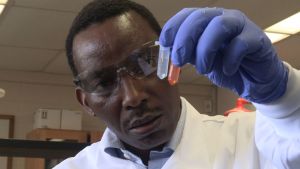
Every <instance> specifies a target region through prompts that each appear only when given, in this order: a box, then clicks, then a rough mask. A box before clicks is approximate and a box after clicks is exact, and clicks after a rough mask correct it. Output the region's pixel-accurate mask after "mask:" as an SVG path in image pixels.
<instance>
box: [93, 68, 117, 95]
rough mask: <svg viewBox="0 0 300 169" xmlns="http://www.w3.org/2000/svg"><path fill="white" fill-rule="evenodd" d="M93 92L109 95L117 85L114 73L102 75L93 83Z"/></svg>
mask: <svg viewBox="0 0 300 169" xmlns="http://www.w3.org/2000/svg"><path fill="white" fill-rule="evenodd" d="M93 84H94V88H95V89H94V92H96V93H109V92H111V91H113V89H114V88H115V87H116V85H117V76H116V74H115V73H113V74H111V73H103V74H102V75H101V76H99V77H98V78H97V79H95V81H94V83H93Z"/></svg>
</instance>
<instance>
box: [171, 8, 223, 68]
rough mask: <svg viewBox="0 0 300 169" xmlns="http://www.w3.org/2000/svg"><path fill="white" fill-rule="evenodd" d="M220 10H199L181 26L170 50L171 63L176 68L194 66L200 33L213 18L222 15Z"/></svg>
mask: <svg viewBox="0 0 300 169" xmlns="http://www.w3.org/2000/svg"><path fill="white" fill-rule="evenodd" d="M222 12H223V11H222V9H217V8H202V9H201V8H199V9H197V10H195V11H193V12H192V13H191V14H190V15H189V16H188V17H187V18H186V19H185V20H184V21H183V23H182V24H181V26H180V27H179V29H178V32H177V35H176V37H175V41H174V44H173V48H172V55H171V56H172V62H173V64H175V65H177V66H182V65H184V64H186V63H192V64H194V59H195V58H194V57H195V49H196V45H197V43H198V39H199V38H200V36H201V34H202V32H203V31H204V29H205V28H206V26H207V25H208V23H209V22H210V21H211V19H212V18H214V17H215V16H218V15H221V14H222Z"/></svg>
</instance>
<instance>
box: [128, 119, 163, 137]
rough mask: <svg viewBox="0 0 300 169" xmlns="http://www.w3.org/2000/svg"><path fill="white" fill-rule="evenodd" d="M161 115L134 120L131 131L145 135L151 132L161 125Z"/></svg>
mask: <svg viewBox="0 0 300 169" xmlns="http://www.w3.org/2000/svg"><path fill="white" fill-rule="evenodd" d="M161 117H162V115H159V116H146V117H144V118H142V119H136V120H134V121H132V123H131V125H130V126H131V127H130V128H129V132H130V133H132V134H135V135H144V134H147V133H150V132H151V131H153V130H154V129H155V128H157V127H158V126H159V123H160V119H161Z"/></svg>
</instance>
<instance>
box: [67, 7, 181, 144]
mask: <svg viewBox="0 0 300 169" xmlns="http://www.w3.org/2000/svg"><path fill="white" fill-rule="evenodd" d="M155 39H158V36H157V34H156V33H155V32H154V31H153V30H152V28H151V27H150V26H149V24H148V23H147V22H146V21H145V20H144V19H143V18H142V17H141V16H140V15H138V14H137V13H135V12H132V11H130V12H127V13H124V14H122V15H120V16H117V17H113V18H110V19H108V20H106V21H105V22H103V23H100V24H93V25H91V26H89V27H88V28H87V29H85V30H83V31H81V32H80V33H79V34H77V36H76V37H75V39H74V43H73V55H74V62H75V66H76V68H77V70H78V72H79V73H81V72H89V73H88V74H90V73H95V72H101V71H102V72H103V70H104V69H105V68H108V67H111V66H114V65H116V64H118V63H120V62H122V61H124V60H125V59H126V58H127V57H128V56H129V55H131V54H132V53H133V52H134V51H136V50H137V49H139V48H140V47H141V46H142V45H143V44H144V43H146V42H149V41H152V40H155ZM83 78H84V77H83ZM116 90H117V92H114V93H113V94H109V95H98V94H95V93H89V92H86V91H85V90H83V89H81V88H77V89H76V94H77V98H78V100H79V102H80V103H81V105H82V106H83V107H84V108H85V109H86V110H87V111H88V112H93V113H95V115H96V116H97V117H99V118H100V119H102V120H103V121H104V123H105V124H106V125H107V126H108V127H109V128H110V129H111V130H112V131H113V132H114V133H115V134H116V135H117V136H118V138H119V139H120V140H122V141H123V142H125V143H127V144H128V145H131V146H133V147H136V148H138V149H142V150H149V149H152V148H155V147H157V146H159V145H161V144H163V143H166V142H167V141H169V140H170V138H171V136H172V134H173V132H174V130H175V128H176V125H177V122H178V119H179V116H180V99H179V94H178V90H177V88H176V86H170V85H169V84H168V82H167V80H160V79H159V78H157V76H156V73H153V74H151V75H150V76H147V77H145V78H144V79H135V78H133V77H131V76H129V75H128V74H126V73H124V74H122V76H120V78H119V86H118V88H117V89H116Z"/></svg>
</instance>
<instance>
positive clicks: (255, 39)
mask: <svg viewBox="0 0 300 169" xmlns="http://www.w3.org/2000/svg"><path fill="white" fill-rule="evenodd" d="M262 35H264V33H263V32H262V31H261V30H260V29H259V28H258V27H257V26H256V25H255V24H254V23H252V22H251V21H249V20H248V19H247V24H245V26H244V28H243V30H242V32H241V33H240V34H239V35H238V36H236V37H235V38H234V39H232V40H231V42H230V44H229V45H228V46H227V47H226V49H225V50H224V58H223V63H224V65H223V72H224V73H225V74H226V75H232V74H234V73H235V72H236V71H237V70H238V69H239V66H240V64H241V62H242V60H243V59H244V57H246V56H247V55H251V54H252V53H255V52H257V51H258V50H260V49H261V47H262V46H263V43H269V42H266V40H268V39H267V38H266V36H262ZM262 56H264V55H263V54H262ZM260 59H261V58H259V57H258V54H257V55H256V56H255V57H252V58H248V60H249V61H251V60H252V61H255V60H260Z"/></svg>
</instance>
